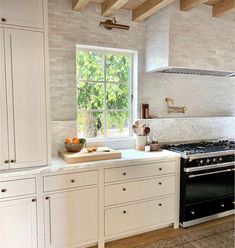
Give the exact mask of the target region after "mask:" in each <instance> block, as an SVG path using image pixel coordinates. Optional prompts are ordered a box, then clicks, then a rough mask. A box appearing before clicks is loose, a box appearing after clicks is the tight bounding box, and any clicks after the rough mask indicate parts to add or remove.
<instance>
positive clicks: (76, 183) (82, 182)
mask: <svg viewBox="0 0 235 248" xmlns="http://www.w3.org/2000/svg"><path fill="white" fill-rule="evenodd" d="M98 179H99V176H98V171H85V172H79V173H70V174H63V175H56V176H45V177H44V192H48V191H54V190H63V189H70V188H76V187H81V186H89V185H95V184H98Z"/></svg>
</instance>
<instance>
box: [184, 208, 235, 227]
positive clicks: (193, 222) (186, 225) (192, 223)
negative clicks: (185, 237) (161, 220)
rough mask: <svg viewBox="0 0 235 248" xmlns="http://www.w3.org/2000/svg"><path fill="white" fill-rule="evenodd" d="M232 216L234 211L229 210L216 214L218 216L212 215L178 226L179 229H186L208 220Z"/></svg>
mask: <svg viewBox="0 0 235 248" xmlns="http://www.w3.org/2000/svg"><path fill="white" fill-rule="evenodd" d="M232 214H235V210H234V209H233V210H229V211H225V212H222V213H218V214H213V215H210V216H206V217H203V218H199V219H195V220H190V221H185V222H183V223H180V226H181V227H188V226H192V225H196V224H200V223H202V222H206V221H209V220H214V219H218V218H221V217H225V216H228V215H232Z"/></svg>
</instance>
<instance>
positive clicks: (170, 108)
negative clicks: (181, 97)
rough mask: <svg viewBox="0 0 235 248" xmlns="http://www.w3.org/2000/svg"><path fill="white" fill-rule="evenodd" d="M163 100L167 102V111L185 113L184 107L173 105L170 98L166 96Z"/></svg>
mask: <svg viewBox="0 0 235 248" xmlns="http://www.w3.org/2000/svg"><path fill="white" fill-rule="evenodd" d="M165 101H166V102H167V107H168V113H185V111H186V107H185V106H183V107H175V106H174V101H173V99H172V98H169V97H166V98H165Z"/></svg>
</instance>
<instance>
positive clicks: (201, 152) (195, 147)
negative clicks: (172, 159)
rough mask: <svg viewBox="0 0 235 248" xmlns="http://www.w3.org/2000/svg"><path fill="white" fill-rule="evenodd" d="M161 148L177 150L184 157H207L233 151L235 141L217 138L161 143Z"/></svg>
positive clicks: (234, 150) (232, 152)
mask: <svg viewBox="0 0 235 248" xmlns="http://www.w3.org/2000/svg"><path fill="white" fill-rule="evenodd" d="M162 148H163V149H167V150H170V151H174V152H178V153H180V154H181V155H182V157H184V158H190V157H208V156H209V155H227V154H234V153H235V141H230V140H219V141H208V142H198V143H189V144H169V145H163V146H162Z"/></svg>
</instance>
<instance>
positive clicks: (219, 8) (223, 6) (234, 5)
mask: <svg viewBox="0 0 235 248" xmlns="http://www.w3.org/2000/svg"><path fill="white" fill-rule="evenodd" d="M234 10H235V0H223V1H221V2H219V3H217V4H215V5H214V6H213V9H212V16H213V17H218V16H221V15H223V14H224V13H226V12H229V11H234Z"/></svg>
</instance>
